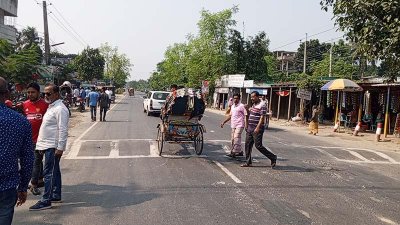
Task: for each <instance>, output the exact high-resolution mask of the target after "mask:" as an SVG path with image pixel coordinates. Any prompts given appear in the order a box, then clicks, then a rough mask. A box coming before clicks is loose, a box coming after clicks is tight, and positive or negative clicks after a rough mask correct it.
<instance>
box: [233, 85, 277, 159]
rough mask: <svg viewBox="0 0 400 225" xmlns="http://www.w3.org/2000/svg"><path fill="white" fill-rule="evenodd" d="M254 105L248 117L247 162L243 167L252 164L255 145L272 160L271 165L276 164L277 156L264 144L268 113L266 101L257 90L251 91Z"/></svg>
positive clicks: (246, 126)
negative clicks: (261, 98) (252, 152)
mask: <svg viewBox="0 0 400 225" xmlns="http://www.w3.org/2000/svg"><path fill="white" fill-rule="evenodd" d="M250 96H251V102H252V106H251V107H250V109H249V114H248V117H247V118H246V124H245V129H246V144H245V148H246V149H245V150H246V163H245V164H243V165H241V166H242V167H250V166H252V158H251V151H252V149H253V145H254V144H255V145H256V148H257V149H258V151H260V152H261V153H262V154H263V155H265V156H266V157H267V158H268V159H270V160H271V167H275V166H276V160H277V156H276V155H275V154H273V153H272V152H270V151H268V149H266V148H265V147H264V146H263V144H262V138H263V134H264V129H265V128H264V120H265V115H266V113H267V108H266V105H265V102H263V101H261V100H260V94H259V93H258V92H257V91H253V92H252V93H251V95H250Z"/></svg>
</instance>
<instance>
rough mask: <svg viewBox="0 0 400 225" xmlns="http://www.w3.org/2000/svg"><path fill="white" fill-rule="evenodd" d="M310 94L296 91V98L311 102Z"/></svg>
mask: <svg viewBox="0 0 400 225" xmlns="http://www.w3.org/2000/svg"><path fill="white" fill-rule="evenodd" d="M311 95H312V92H311V91H308V90H304V89H299V90H298V91H297V98H300V99H304V100H308V101H310V100H311Z"/></svg>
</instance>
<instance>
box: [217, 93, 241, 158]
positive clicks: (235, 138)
mask: <svg viewBox="0 0 400 225" xmlns="http://www.w3.org/2000/svg"><path fill="white" fill-rule="evenodd" d="M230 108H231V110H230V114H229V115H228V117H227V118H226V119H225V120H224V121H223V122H222V123H221V128H223V127H224V125H225V123H227V122H228V121H229V120H230V121H231V128H232V132H231V144H232V147H231V152H230V153H229V154H228V155H227V156H229V157H232V158H235V157H236V156H243V151H242V133H243V130H244V126H245V118H246V115H247V111H246V109H245V107H244V105H243V104H242V103H241V102H240V94H233V103H232V105H231V106H230Z"/></svg>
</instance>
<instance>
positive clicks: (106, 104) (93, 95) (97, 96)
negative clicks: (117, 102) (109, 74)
mask: <svg viewBox="0 0 400 225" xmlns="http://www.w3.org/2000/svg"><path fill="white" fill-rule="evenodd" d="M110 95H111V94H107V93H106V89H105V88H102V89H100V93H98V92H97V91H96V88H95V87H92V90H91V91H90V92H89V93H88V95H87V96H88V97H87V98H88V102H89V106H90V118H91V119H92V122H95V121H96V115H97V108H100V121H101V122H102V121H103V122H105V121H106V114H107V111H108V109H109V108H110V104H111V97H110Z"/></svg>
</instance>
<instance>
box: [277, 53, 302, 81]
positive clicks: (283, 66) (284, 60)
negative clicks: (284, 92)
mask: <svg viewBox="0 0 400 225" xmlns="http://www.w3.org/2000/svg"><path fill="white" fill-rule="evenodd" d="M274 55H275V56H276V59H277V60H278V62H279V64H278V67H277V69H278V70H279V71H280V72H282V73H285V74H286V75H288V74H290V73H294V72H297V70H296V68H295V67H294V60H295V58H296V52H289V51H274Z"/></svg>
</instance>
